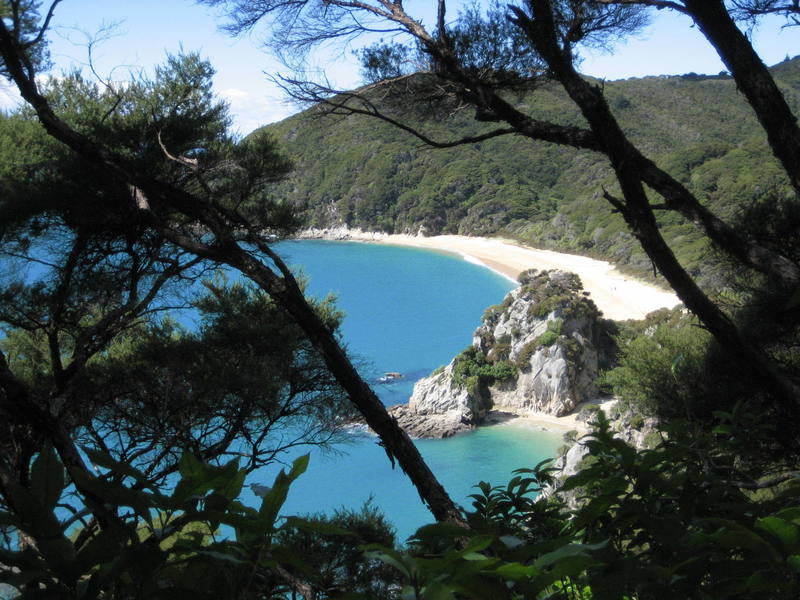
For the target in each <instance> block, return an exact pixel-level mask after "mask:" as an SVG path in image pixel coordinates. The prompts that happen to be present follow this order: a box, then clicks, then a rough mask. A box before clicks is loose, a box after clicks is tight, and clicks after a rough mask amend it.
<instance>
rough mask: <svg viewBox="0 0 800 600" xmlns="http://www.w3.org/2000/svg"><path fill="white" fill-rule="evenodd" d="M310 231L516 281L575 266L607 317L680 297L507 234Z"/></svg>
mask: <svg viewBox="0 0 800 600" xmlns="http://www.w3.org/2000/svg"><path fill="white" fill-rule="evenodd" d="M309 233H310V234H309V235H307V236H305V237H321V238H326V239H339V240H352V241H367V242H376V243H380V244H391V245H396V246H411V247H414V248H427V249H430V250H440V251H443V252H450V253H454V254H459V255H461V256H462V257H464V258H465V259H466V260H470V261H472V262H477V263H480V264H482V265H484V266H486V267H488V268H490V269H492V270H494V271H496V272H497V273H501V274H502V275H505V276H506V277H508V278H509V279H512V280H514V281H516V280H517V277H518V276H519V274H520V273H521V272H522V271H525V270H526V269H540V270H545V269H563V270H565V271H572V272H573V273H577V274H578V276H579V277H580V278H581V281H582V282H583V287H584V288H585V289H586V291H588V292H589V294H590V297H591V298H592V300H594V302H595V304H597V306H598V308H599V309H600V310H601V311H603V315H604V316H605V317H607V318H609V319H615V320H625V319H641V318H643V317H644V316H645V315H646V314H647V313H649V312H652V311H654V310H657V309H659V308H662V307H673V306H675V305H676V304H678V303H679V302H680V301H679V300H678V298H677V296H675V294H673V293H672V292H667V291H664V290H661V289H659V288H657V287H655V286H653V285H651V284H649V283H646V282H644V281H639V280H637V279H634V278H632V277H630V276H629V275H625V274H623V273H621V272H620V271H618V270H617V269H616V267H614V265H612V264H611V263H609V262H606V261H602V260H596V259H593V258H586V257H585V256H577V255H574V254H564V253H561V252H553V251H551V250H540V249H537V248H531V247H528V246H521V245H519V244H516V243H514V242H511V241H508V240H502V239H495V238H491V239H490V238H478V237H466V236H461V235H437V236H431V237H419V236H411V235H400V234H393V235H387V234H380V233H370V232H362V231H359V230H357V229H356V230H353V229H350V230H339V229H335V230H322V231H319V232H318V231H313V232H309Z"/></svg>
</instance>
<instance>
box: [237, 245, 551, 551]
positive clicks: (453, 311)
mask: <svg viewBox="0 0 800 600" xmlns="http://www.w3.org/2000/svg"><path fill="white" fill-rule="evenodd" d="M276 249H277V251H278V252H279V254H281V255H282V256H283V257H284V258H285V260H286V261H287V262H288V263H289V264H290V265H291V266H292V267H293V269H295V270H298V271H302V272H303V273H304V274H305V275H306V276H307V277H308V287H307V291H308V292H309V293H310V294H311V295H314V296H317V297H324V296H326V295H327V294H329V293H334V294H335V295H336V296H337V306H338V307H339V308H340V309H342V310H343V311H344V312H345V315H346V316H345V320H344V323H343V326H342V335H343V339H344V340H345V342H346V344H347V347H348V350H349V352H350V353H351V355H352V356H354V357H356V360H357V362H358V364H359V369H360V371H361V373H362V375H363V376H364V377H366V378H367V379H368V380H370V381H371V382H372V383H373V384H374V388H375V390H376V391H377V392H378V395H379V396H380V398H381V400H382V401H383V402H384V403H385V404H386V405H387V406H390V405H393V404H397V403H400V402H406V401H407V400H408V398H409V396H410V395H411V391H412V388H413V385H414V382H415V381H417V380H418V379H420V378H421V377H424V376H426V375H428V374H430V372H431V371H433V370H434V369H435V368H436V367H438V366H440V365H442V364H446V363H447V362H449V361H450V360H451V359H452V357H453V356H454V355H455V354H457V353H458V352H460V351H461V350H463V349H464V348H466V347H467V346H468V345H469V344H470V343H471V341H472V332H473V331H474V329H475V327H477V325H478V324H479V322H480V317H481V314H482V313H483V311H484V310H485V309H486V307H487V306H489V305H491V304H496V303H498V302H500V301H501V300H502V298H503V296H505V294H506V293H507V292H508V291H509V290H510V289H512V288H513V287H514V284H513V283H512V282H511V281H510V280H508V279H507V278H505V277H503V276H501V275H499V274H497V273H494V272H493V271H491V270H489V269H486V268H484V267H482V266H480V265H476V264H473V263H471V262H469V261H467V260H464V259H463V258H462V257H459V256H455V255H451V254H446V253H439V252H434V251H430V250H422V249H416V248H407V247H400V246H388V245H380V244H367V243H359V242H329V241H318V240H300V241H287V242H281V243H280V244H278V245H277V246H276ZM388 371H397V372H400V373H402V374H403V378H402V379H401V380H399V381H397V382H395V383H390V384H379V383H377V378H378V377H379V376H380V375H382V374H383V373H384V372H388ZM560 442H561V436H560V434H558V433H555V432H550V431H536V430H534V429H531V428H527V427H524V426H514V425H495V426H490V427H482V428H480V429H478V430H477V431H475V432H471V433H467V434H462V435H458V436H455V437H453V438H450V439H446V440H419V441H417V442H416V443H417V445H418V447H419V449H420V451H421V453H422V455H423V457H424V458H425V460H426V461H427V462H428V464H429V465H430V467H431V469H432V470H433V472H434V474H435V475H436V476H437V477H438V478H439V480H440V481H441V482H442V484H443V485H444V486H445V488H446V489H447V490H448V492H449V493H450V495H451V496H452V497H453V499H454V500H455V501H456V502H457V503H459V504H461V505H463V506H469V499H468V496H469V494H471V493H474V491H475V490H474V487H473V486H474V485H475V484H477V483H478V482H479V481H481V480H484V481H489V482H491V483H492V484H495V485H497V484H503V483H505V482H506V481H508V479H509V478H510V477H511V476H512V471H513V470H514V469H516V468H521V467H532V466H534V465H535V464H537V463H538V462H539V461H541V460H543V459H544V458H547V457H550V456H552V455H553V454H554V453H555V449H556V447H557V446H558V445H559V444H560ZM306 451H307V450H298V451H296V452H292V453H288V454H287V455H285V456H284V460H285V461H286V462H289V461H291V460H292V459H293V458H294V457H295V456H298V455H300V454H302V453H304V452H306ZM311 454H312V457H311V464H310V467H309V470H308V471H307V472H306V473H305V474H304V475H303V476H302V477H301V478H300V479H299V480H298V481H297V482H295V484H293V486H292V489H291V491H290V494H289V497H288V499H287V503H286V505H285V506H284V510H283V513H284V514H287V515H288V514H308V513H318V512H330V511H332V510H334V509H336V508H340V507H347V508H358V507H360V506H361V505H362V504H363V503H364V502H366V501H368V500H371V501H372V503H373V504H374V505H375V506H378V507H380V508H381V509H382V510H383V511H384V512H385V513H386V514H387V516H388V517H389V520H390V521H391V522H392V523H393V524H394V525H395V527H396V529H397V533H398V538H399V539H400V540H404V539H405V538H407V537H408V536H409V535H410V534H412V533H413V532H414V531H415V530H416V528H418V527H419V526H421V525H423V524H425V523H427V522H430V521H431V520H432V517H431V515H430V513H429V512H428V511H427V509H426V508H425V507H424V506H423V504H422V503H421V501H420V499H419V496H418V495H417V493H416V491H415V489H414V488H413V486H412V485H411V484H410V482H409V480H408V478H407V477H406V476H405V475H404V474H403V473H402V472H401V471H400V470H399V468H396V469H392V467H391V464H390V462H389V460H388V458H387V456H386V453H385V452H384V451H383V449H382V448H381V447H380V446H379V445H378V444H377V438H375V437H374V436H371V435H354V436H353V437H352V439H351V441H350V442H349V443H346V444H342V445H338V446H337V447H335V448H334V449H333V451H331V452H321V451H319V450H316V449H315V450H312V452H311ZM278 468H279V466H275V467H268V468H265V469H262V470H260V471H258V472H256V473H254V474H253V475H252V476H251V477H250V478H249V481H251V482H257V483H262V484H269V483H270V482H271V481H272V479H273V478H274V476H275V474H276V472H277V470H278ZM248 494H251V492H250V491H249V490H247V491H246V492H245V500H248V498H247V496H248ZM249 501H250V502H252V503H253V504H255V503H256V501H257V499H256V498H255V497H254V496H253V497H250V498H249Z"/></svg>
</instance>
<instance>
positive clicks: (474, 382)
mask: <svg viewBox="0 0 800 600" xmlns="http://www.w3.org/2000/svg"><path fill="white" fill-rule="evenodd" d="M453 363H454V364H453V380H454V381H455V383H456V384H458V385H466V386H467V387H468V388H469V389H470V393H473V394H477V393H480V390H484V389H486V387H488V386H490V385H492V384H494V383H495V382H502V381H506V380H507V379H511V378H512V377H514V375H516V373H517V370H516V368H515V367H514V365H513V364H512V363H510V362H509V361H508V360H498V361H497V362H494V363H492V362H488V361H487V359H486V356H484V354H483V352H481V351H480V349H479V348H476V347H475V346H470V347H469V348H467V349H466V350H464V351H463V352H461V354H459V355H458V356H456V357H455V358H454V359H453Z"/></svg>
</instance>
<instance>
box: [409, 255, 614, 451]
mask: <svg viewBox="0 0 800 600" xmlns="http://www.w3.org/2000/svg"><path fill="white" fill-rule="evenodd" d="M520 282H521V286H520V287H519V288H517V289H515V290H513V291H511V292H510V293H509V294H508V295H507V296H506V298H505V299H504V300H503V302H502V304H500V305H498V306H495V307H491V308H489V309H488V310H487V311H486V314H485V315H484V318H483V322H482V324H481V326H480V327H478V329H477V330H476V331H475V334H474V337H473V347H472V348H473V349H472V351H471V352H466V353H462V354H461V355H459V356H458V357H456V358H455V359H453V361H452V362H451V363H450V364H449V365H447V367H445V368H444V369H443V370H442V371H440V372H438V373H434V374H433V375H431V376H430V377H426V378H425V379H422V380H420V381H419V382H417V384H416V385H415V386H414V392H413V394H412V396H411V399H410V401H409V404H408V406H407V407H406V408H404V409H397V411H398V413H399V412H402V413H403V419H402V421H401V425H402V424H403V423H404V422H405V423H411V422H415V423H416V424H415V425H409V427H408V428H407V430H408V431H409V432H410V433H411V435H416V436H418V437H428V435H427V434H425V433H424V432H429V431H431V430H435V431H437V432H440V431H451V430H452V433H456V432H458V431H463V430H465V429H469V428H471V427H474V426H476V425H477V424H479V423H480V422H481V421H482V419H483V418H484V417H485V416H486V414H487V412H488V411H489V410H491V409H499V410H504V411H508V412H512V413H515V414H527V413H530V412H545V413H548V414H553V415H556V416H562V415H565V414H568V413H569V412H571V411H572V410H573V409H574V408H575V406H576V404H578V403H579V402H582V401H584V400H586V399H587V398H588V397H589V396H590V395H593V394H594V393H596V386H595V379H596V377H597V359H598V357H597V350H596V346H595V343H594V341H595V338H596V337H597V329H598V327H597V323H598V319H599V316H600V313H599V311H598V310H597V308H596V307H595V305H594V303H593V302H592V301H591V300H589V299H588V298H587V297H586V295H585V293H584V292H582V290H581V285H580V280H579V279H578V277H577V276H576V275H574V274H572V273H564V272H561V271H550V272H547V271H545V272H541V273H539V272H537V271H527V272H526V273H523V274H522V276H521V277H520ZM398 420H400V419H399V418H398ZM426 421H436V422H437V423H438V425H437V426H436V427H434V428H432V426H429V425H427V424H423V423H424V422H426ZM442 423H444V425H442ZM452 433H450V434H449V435H452ZM436 437H444V436H439V435H437V436H436Z"/></svg>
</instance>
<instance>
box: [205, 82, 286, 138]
mask: <svg viewBox="0 0 800 600" xmlns="http://www.w3.org/2000/svg"><path fill="white" fill-rule="evenodd" d="M220 96H222V98H223V99H224V100H225V101H226V102H227V103H228V105H229V106H230V112H231V116H232V117H233V127H234V129H235V130H237V131H238V132H239V133H241V134H243V135H246V134H248V133H250V132H251V131H253V130H254V129H257V128H259V127H262V126H263V125H266V124H268V123H274V122H275V121H280V120H282V119H285V118H286V117H288V116H289V115H291V114H293V113H295V112H297V108H296V107H294V106H292V105H290V104H287V103H286V102H285V101H283V100H280V99H278V98H275V97H271V96H270V95H268V94H267V93H266V92H265V91H263V90H262V91H260V92H259V93H254V92H249V91H246V90H242V89H239V88H228V89H226V90H224V91H222V92H221V93H220Z"/></svg>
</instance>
